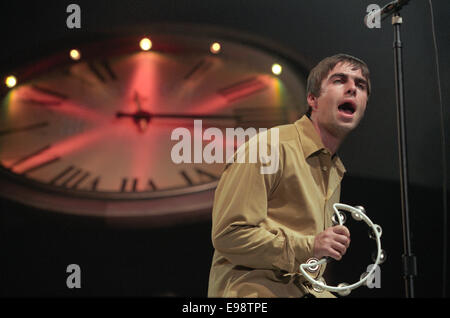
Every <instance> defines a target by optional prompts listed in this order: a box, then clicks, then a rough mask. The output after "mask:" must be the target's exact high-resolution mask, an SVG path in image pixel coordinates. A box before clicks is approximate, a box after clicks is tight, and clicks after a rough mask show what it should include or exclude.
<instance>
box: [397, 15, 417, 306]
mask: <svg viewBox="0 0 450 318" xmlns="http://www.w3.org/2000/svg"><path fill="white" fill-rule="evenodd" d="M402 22H403V21H402V17H401V16H400V14H399V12H398V11H396V12H395V13H394V14H393V16H392V25H393V26H394V63H395V88H396V101H397V130H398V151H399V161H400V187H401V204H402V205H401V207H402V225H403V252H404V254H403V255H402V260H403V277H404V279H405V288H406V297H407V298H414V277H415V276H417V263H416V257H415V255H414V254H413V253H412V249H411V229H410V224H409V206H408V202H409V199H408V161H407V151H406V119H405V94H404V86H403V61H402V42H401V39H400V25H401V24H402Z"/></svg>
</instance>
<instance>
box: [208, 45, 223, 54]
mask: <svg viewBox="0 0 450 318" xmlns="http://www.w3.org/2000/svg"><path fill="white" fill-rule="evenodd" d="M209 50H210V51H211V53H212V54H218V53H219V52H220V50H221V45H220V43H218V42H214V43H213V44H211V46H210V47H209Z"/></svg>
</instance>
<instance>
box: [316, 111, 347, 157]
mask: <svg viewBox="0 0 450 318" xmlns="http://www.w3.org/2000/svg"><path fill="white" fill-rule="evenodd" d="M312 123H313V125H314V128H315V129H316V131H317V133H318V134H319V136H320V139H321V140H322V143H323V145H324V146H325V148H326V149H328V150H329V151H330V153H331V155H334V154H335V153H336V152H337V151H338V149H339V147H340V146H341V144H342V142H343V141H344V138H345V136H336V135H335V134H333V133H331V132H330V131H328V130H327V129H326V128H325V127H322V126H320V125H319V123H317V122H316V121H315V120H312Z"/></svg>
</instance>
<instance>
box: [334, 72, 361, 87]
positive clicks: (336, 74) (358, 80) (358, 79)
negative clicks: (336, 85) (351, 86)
mask: <svg viewBox="0 0 450 318" xmlns="http://www.w3.org/2000/svg"><path fill="white" fill-rule="evenodd" d="M335 77H343V78H348V75H347V74H345V73H334V74H332V75H331V76H330V77H329V79H330V80H331V79H333V78H335ZM355 82H356V83H362V84H364V85H366V86H367V81H366V80H365V79H364V78H362V77H358V76H357V77H355Z"/></svg>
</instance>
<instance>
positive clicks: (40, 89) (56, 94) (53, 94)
mask: <svg viewBox="0 0 450 318" xmlns="http://www.w3.org/2000/svg"><path fill="white" fill-rule="evenodd" d="M31 88H32V89H33V90H34V91H36V92H39V93H43V94H45V95H48V96H51V97H55V98H58V99H68V98H69V97H68V96H67V95H66V94H63V93H60V92H57V91H55V90H54V89H50V88H46V87H42V86H38V85H31Z"/></svg>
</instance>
